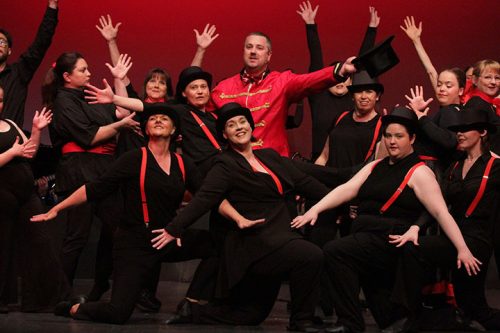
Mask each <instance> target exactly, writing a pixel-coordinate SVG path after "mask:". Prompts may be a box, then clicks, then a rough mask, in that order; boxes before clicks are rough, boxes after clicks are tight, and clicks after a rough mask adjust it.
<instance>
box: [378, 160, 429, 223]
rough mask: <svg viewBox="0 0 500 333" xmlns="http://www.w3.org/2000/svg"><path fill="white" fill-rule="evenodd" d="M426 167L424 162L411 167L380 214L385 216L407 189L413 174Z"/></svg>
mask: <svg viewBox="0 0 500 333" xmlns="http://www.w3.org/2000/svg"><path fill="white" fill-rule="evenodd" d="M422 165H425V163H424V162H418V163H417V164H415V165H414V166H412V167H411V169H410V170H409V171H408V173H407V174H406V176H405V178H404V179H403V181H402V182H401V184H400V185H399V186H398V188H397V190H396V191H395V192H394V194H393V195H392V196H391V197H390V198H389V200H387V202H386V203H385V204H384V205H383V206H382V208H380V214H384V213H385V212H386V211H387V210H388V209H389V207H391V205H392V204H393V203H394V201H396V199H397V198H398V197H399V196H400V195H401V193H403V190H404V188H405V187H406V184H408V182H409V181H410V178H411V176H412V175H413V172H415V170H416V169H417V168H418V167H419V166H422Z"/></svg>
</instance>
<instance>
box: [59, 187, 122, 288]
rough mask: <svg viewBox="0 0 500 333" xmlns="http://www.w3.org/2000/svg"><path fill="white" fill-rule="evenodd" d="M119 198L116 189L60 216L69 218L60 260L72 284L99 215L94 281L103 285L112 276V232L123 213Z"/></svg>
mask: <svg viewBox="0 0 500 333" xmlns="http://www.w3.org/2000/svg"><path fill="white" fill-rule="evenodd" d="M120 199H121V198H120V195H119V193H116V194H114V195H110V196H108V197H106V198H104V199H103V200H101V201H100V202H98V203H85V204H83V205H80V206H78V207H74V208H70V209H68V210H67V211H66V212H64V213H63V214H61V216H60V217H58V221H59V222H63V221H65V222H66V230H65V233H64V239H63V243H62V253H61V260H62V263H63V268H64V272H65V273H66V277H67V278H68V281H69V283H70V284H71V285H72V284H73V280H74V278H75V272H76V269H77V267H78V261H79V259H80V256H81V254H82V252H83V250H84V248H85V245H86V244H87V242H88V239H89V236H90V232H91V227H92V223H93V222H94V219H95V218H96V217H97V218H99V220H100V221H101V231H100V236H99V241H98V244H97V254H96V262H95V278H94V281H95V284H96V286H100V287H102V288H105V287H106V286H108V285H109V278H110V277H111V273H112V272H113V255H112V253H113V233H114V231H115V230H116V227H117V226H118V221H119V219H120V216H121V213H122V201H121V200H120Z"/></svg>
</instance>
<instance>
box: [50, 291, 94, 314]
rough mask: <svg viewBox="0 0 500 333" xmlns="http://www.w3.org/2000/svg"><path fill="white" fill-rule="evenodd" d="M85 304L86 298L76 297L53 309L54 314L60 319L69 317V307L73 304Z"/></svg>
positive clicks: (58, 304) (60, 303)
mask: <svg viewBox="0 0 500 333" xmlns="http://www.w3.org/2000/svg"><path fill="white" fill-rule="evenodd" d="M86 302H87V297H86V296H76V297H73V298H72V299H70V300H69V301H62V302H59V303H57V304H56V306H55V307H54V314H55V315H56V316H61V317H71V313H70V311H71V307H72V306H73V305H75V304H83V303H86Z"/></svg>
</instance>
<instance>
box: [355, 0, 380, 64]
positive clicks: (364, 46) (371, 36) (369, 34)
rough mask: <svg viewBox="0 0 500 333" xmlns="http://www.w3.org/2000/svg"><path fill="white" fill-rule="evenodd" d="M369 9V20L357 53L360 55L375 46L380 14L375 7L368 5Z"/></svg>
mask: <svg viewBox="0 0 500 333" xmlns="http://www.w3.org/2000/svg"><path fill="white" fill-rule="evenodd" d="M368 10H369V11H370V21H369V22H368V28H367V29H366V33H365V37H364V38H363V42H362V43H361V47H360V49H359V53H358V55H361V54H363V53H365V52H366V51H368V50H369V49H371V48H372V47H373V46H375V38H376V37H377V28H378V25H379V24H380V16H378V12H377V10H376V9H375V7H368Z"/></svg>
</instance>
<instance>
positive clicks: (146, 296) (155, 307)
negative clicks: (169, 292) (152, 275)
mask: <svg viewBox="0 0 500 333" xmlns="http://www.w3.org/2000/svg"><path fill="white" fill-rule="evenodd" d="M135 305H136V306H137V307H138V308H139V309H140V310H141V311H143V312H158V311H160V308H161V301H160V300H159V299H158V298H156V297H155V295H153V293H152V292H151V291H149V290H147V289H143V290H142V291H141V294H140V295H139V299H138V300H137V303H136V304H135Z"/></svg>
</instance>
